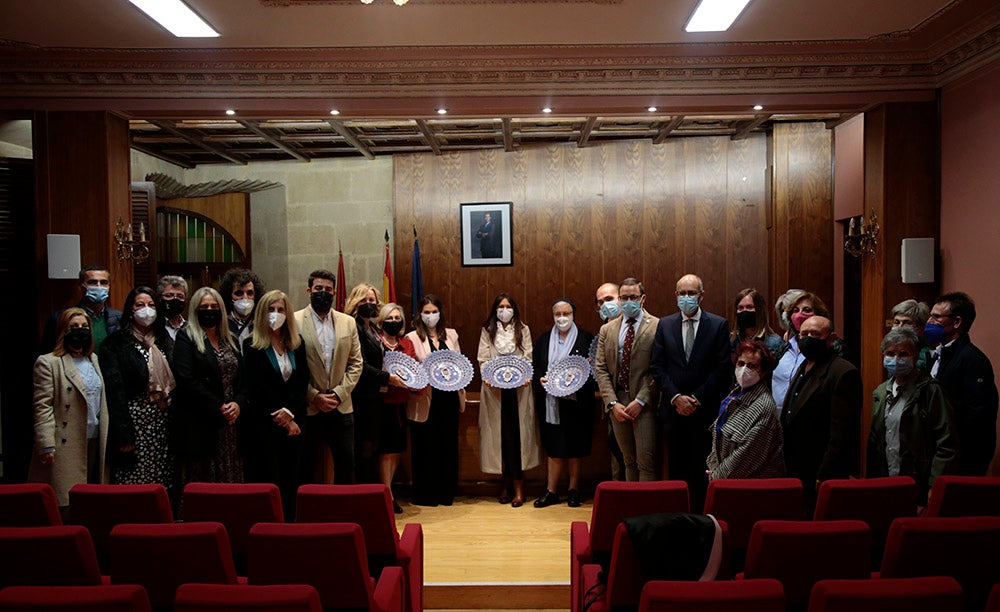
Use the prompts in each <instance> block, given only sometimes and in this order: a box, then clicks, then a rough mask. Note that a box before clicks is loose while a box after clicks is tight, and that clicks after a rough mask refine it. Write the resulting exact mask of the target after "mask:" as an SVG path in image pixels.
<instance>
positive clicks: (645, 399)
mask: <svg viewBox="0 0 1000 612" xmlns="http://www.w3.org/2000/svg"><path fill="white" fill-rule="evenodd" d="M618 300H619V302H620V303H621V312H622V314H621V316H620V317H617V318H613V319H611V320H609V321H608V322H607V324H605V325H604V326H602V327H601V331H600V333H599V334H598V336H597V363H596V364H595V368H594V369H595V372H596V374H597V385H598V386H599V387H600V389H601V397H602V398H603V400H604V412H605V413H606V414H610V415H611V417H612V421H611V426H612V428H614V431H615V439H616V440H617V441H618V446H619V448H621V451H622V457H623V459H624V461H625V479H626V480H628V481H644V482H648V481H652V480H657V478H659V475H658V473H659V470H658V467H659V452H658V451H659V439H658V436H657V427H656V414H655V413H654V411H653V409H654V407H655V406H656V403H655V402H656V394H657V390H656V386H655V384H654V383H653V378H652V376H650V372H649V358H650V351H651V350H652V348H653V336H654V335H655V333H656V323H657V321H658V319H657V318H656V317H654V316H652V315H651V314H649V313H648V312H646V310H645V308H643V305H644V304H645V303H646V290H645V289H644V288H643V286H642V283H641V282H640V281H639V280H638V279H635V278H632V277H629V278H626V279H625V280H623V281H622V283H621V285H619V286H618Z"/></svg>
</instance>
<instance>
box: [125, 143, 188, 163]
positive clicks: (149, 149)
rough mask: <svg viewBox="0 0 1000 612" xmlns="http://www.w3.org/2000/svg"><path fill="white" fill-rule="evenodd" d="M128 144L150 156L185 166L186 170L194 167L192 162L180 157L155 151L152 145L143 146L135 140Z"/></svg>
mask: <svg viewBox="0 0 1000 612" xmlns="http://www.w3.org/2000/svg"><path fill="white" fill-rule="evenodd" d="M130 146H131V147H132V148H133V149H135V150H136V151H142V152H143V153H145V154H146V155H150V156H152V157H155V158H157V159H162V160H163V161H165V162H168V163H171V164H173V165H175V166H180V167H181V168H186V169H188V170H191V169H193V168H194V167H195V165H194V164H192V163H191V162H189V161H184V160H182V159H180V158H178V157H174V156H172V155H168V154H167V153H162V152H160V151H157V150H156V149H154V148H152V147H147V146H145V145H143V144H140V143H137V142H135V141H132V144H131V145H130Z"/></svg>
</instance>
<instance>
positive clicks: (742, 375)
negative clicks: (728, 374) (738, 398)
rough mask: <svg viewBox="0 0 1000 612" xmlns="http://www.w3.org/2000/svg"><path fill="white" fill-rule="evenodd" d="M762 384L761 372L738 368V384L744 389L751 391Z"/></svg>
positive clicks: (742, 367)
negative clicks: (758, 384)
mask: <svg viewBox="0 0 1000 612" xmlns="http://www.w3.org/2000/svg"><path fill="white" fill-rule="evenodd" d="M758 382H760V372H758V371H757V370H751V369H750V368H748V367H746V366H740V367H738V368H736V384H738V385H739V386H740V388H742V389H749V388H750V387H752V386H754V385H756V384H757V383H758Z"/></svg>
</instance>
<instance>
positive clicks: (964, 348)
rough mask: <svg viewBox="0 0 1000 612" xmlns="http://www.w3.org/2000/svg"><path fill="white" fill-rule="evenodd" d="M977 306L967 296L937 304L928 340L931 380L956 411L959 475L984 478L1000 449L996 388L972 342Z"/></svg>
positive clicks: (988, 366)
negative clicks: (999, 444) (999, 442)
mask: <svg viewBox="0 0 1000 612" xmlns="http://www.w3.org/2000/svg"><path fill="white" fill-rule="evenodd" d="M975 320H976V304H975V303H974V302H973V301H972V299H971V298H970V297H969V296H968V295H967V294H965V293H961V292H956V293H946V294H945V295H942V296H941V297H939V298H938V299H937V300H935V301H934V307H933V308H931V314H930V316H929V317H928V318H927V324H926V325H925V326H924V338H925V339H926V340H927V342H928V343H929V344H930V345H931V346H934V347H935V348H934V353H933V356H932V357H931V361H932V364H931V376H933V377H934V378H936V379H938V381H940V382H941V386H942V387H944V389H945V391H946V392H947V393H948V398H949V399H950V400H951V405H952V407H953V408H954V410H955V429H956V431H957V433H958V440H959V442H960V444H961V449H960V452H959V463H958V471H959V473H960V474H963V475H966V476H983V475H985V474H986V471H987V469H989V467H990V460H992V459H993V452H994V450H995V449H996V443H997V434H996V422H997V404H998V399H997V385H996V380H995V379H994V377H993V365H992V364H991V363H990V360H989V358H988V357H987V356H986V355H985V354H984V353H983V352H982V351H981V350H979V348H978V347H976V345H974V344H973V343H972V340H971V339H969V330H970V329H972V323H973V322H974V321H975Z"/></svg>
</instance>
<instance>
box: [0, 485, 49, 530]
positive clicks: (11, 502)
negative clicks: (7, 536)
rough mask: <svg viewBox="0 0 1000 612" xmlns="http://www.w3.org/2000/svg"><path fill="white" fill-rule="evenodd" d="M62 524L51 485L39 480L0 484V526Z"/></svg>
mask: <svg viewBox="0 0 1000 612" xmlns="http://www.w3.org/2000/svg"><path fill="white" fill-rule="evenodd" d="M52 525H62V517H60V516H59V501H58V500H57V499H56V492H55V491H54V490H53V489H52V485H49V484H46V483H41V482H30V483H27V484H5V485H0V527H48V526H52Z"/></svg>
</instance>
